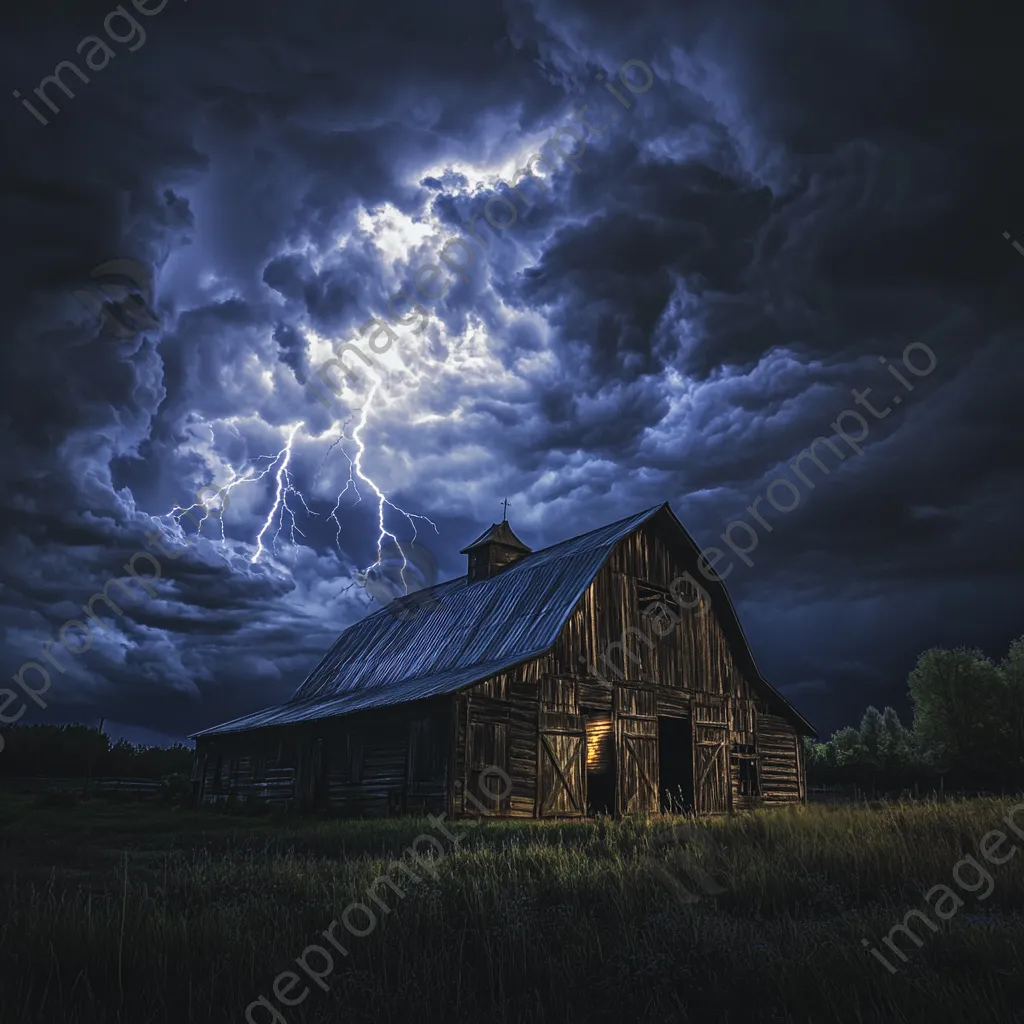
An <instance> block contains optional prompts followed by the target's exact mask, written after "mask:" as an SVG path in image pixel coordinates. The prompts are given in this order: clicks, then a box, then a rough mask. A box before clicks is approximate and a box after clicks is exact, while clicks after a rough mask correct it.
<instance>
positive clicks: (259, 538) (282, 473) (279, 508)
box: [249, 423, 319, 565]
mask: <svg viewBox="0 0 1024 1024" xmlns="http://www.w3.org/2000/svg"><path fill="white" fill-rule="evenodd" d="M301 426H302V424H301V423H296V424H295V425H294V426H293V427H292V429H291V433H290V434H289V435H288V440H287V442H286V443H285V446H284V447H283V448H282V449H281V450H280V451H279V452H278V453H277V457H276V458H275V459H274V461H273V462H272V463H271V464H270V466H269V467H268V468H267V472H268V473H269V472H270V470H272V469H273V468H274V466H278V460H280V459H281V458H282V456H283V457H284V458H283V460H282V461H281V464H280V465H279V466H278V468H277V493H276V494H275V495H274V504H273V505H272V506H271V508H270V511H269V512H268V513H267V518H266V520H265V521H264V523H263V527H262V529H261V530H260V532H259V533H258V534H257V535H256V554H254V555H253V556H252V558H251V559H250V560H249V564H250V565H255V564H256V563H257V562H258V561H259V559H260V555H262V554H263V551H264V548H263V535H264V534H265V533H266V532H267V530H269V529H270V524H271V523H272V522H273V521H274V515H275V514H276V513H279V518H278V524H277V532H276V533H275V534H274V538H273V541H272V542H271V546H272V547H273V549H274V554H275V555H276V554H277V538H278V537H280V536H281V530H283V529H284V514H285V512H287V513H288V515H289V516H290V517H291V538H292V544H295V543H296V541H295V534H296V533H298V535H299V536H300V537H305V536H306V535H305V534H304V533H303V532H302V531H301V530H300V529H299V528H298V527H297V526H296V525H295V511H294V510H293V509H292V508H291V507H290V506H289V504H288V495H289V494H295V495H298V499H299V501H301V502H302V507H303V508H304V509H305V510H306V511H307V512H308V513H309V514H310V515H313V516H315V515H318V514H319V513H317V512H314V511H312V509H310V507H309V506H308V505H307V504H306V499H305V498H304V497H303V496H302V492H301V491H300V490H299V489H298V488H297V487H295V485H294V484H293V483H292V478H291V474H290V473H289V472H288V464H289V463H290V462H291V461H292V442H293V441H294V440H295V434H296V432H297V431H298V429H299V427H301ZM264 475H266V474H264Z"/></svg>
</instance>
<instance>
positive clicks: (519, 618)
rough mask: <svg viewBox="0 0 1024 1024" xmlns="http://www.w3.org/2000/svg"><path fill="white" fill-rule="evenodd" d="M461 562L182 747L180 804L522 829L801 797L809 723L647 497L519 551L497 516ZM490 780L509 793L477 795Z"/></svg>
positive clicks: (668, 513)
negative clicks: (440, 819) (559, 820)
mask: <svg viewBox="0 0 1024 1024" xmlns="http://www.w3.org/2000/svg"><path fill="white" fill-rule="evenodd" d="M463 553H464V554H466V555H467V558H468V566H467V568H468V571H467V574H466V575H465V576H462V577H459V578H458V579H454V580H450V581H448V582H446V583H441V584H438V585H437V586H435V587H432V588H430V589H429V590H424V591H419V592H418V593H417V594H416V595H414V597H415V599H416V600H415V602H414V603H412V604H410V605H409V606H408V607H407V608H403V609H401V610H396V608H395V607H392V606H388V607H387V608H384V609H382V610H380V611H378V612H376V613H374V614H372V615H369V616H368V617H366V618H365V619H363V620H362V621H360V622H357V623H355V624H354V625H352V626H350V627H349V628H348V629H346V630H345V632H344V633H342V634H341V636H340V637H339V638H338V640H337V642H336V643H335V644H334V646H333V647H332V648H331V650H330V651H329V652H328V653H327V654H326V655H325V656H324V658H323V659H322V660H321V661H320V663H319V664H318V665H317V666H316V668H314V669H313V671H312V672H311V673H310V675H309V677H308V678H307V679H306V680H305V682H303V684H302V685H301V686H300V687H299V688H298V690H296V692H295V694H294V696H293V697H292V698H291V699H290V700H288V701H287V702H285V703H284V704H281V705H278V706H276V707H272V708H269V709H267V710H265V711H260V712H257V713H255V714H251V715H247V716H246V717H244V718H239V719H237V720H235V721H231V722H227V723H225V724H223V725H220V726H217V727H215V728H211V729H206V730H204V731H202V732H200V733H198V734H197V735H196V736H195V739H196V761H195V772H194V777H193V782H194V787H195V792H196V797H197V799H198V800H200V801H202V802H209V801H216V800H224V799H228V798H231V797H236V798H246V797H252V796H259V797H264V798H267V799H269V800H271V801H275V802H287V803H290V804H296V805H306V806H313V807H320V808H324V809H328V810H332V811H335V812H337V813H340V814H346V815H366V816H370V815H387V814H402V813H414V812H417V813H422V812H424V811H429V812H439V811H444V812H446V813H447V814H448V815H449V816H450V817H459V816H462V815H471V814H474V813H479V810H478V809H479V806H480V800H481V799H483V800H485V801H486V805H487V809H488V812H489V813H497V814H501V815H509V816H515V817H530V818H548V817H581V816H585V815H590V814H594V813H597V812H607V813H613V814H616V815H624V814H631V813H636V812H655V813H656V812H659V811H664V810H677V809H682V808H684V807H685V808H692V809H694V810H695V811H697V812H698V813H715V812H725V811H730V810H739V809H743V808H751V807H755V806H758V805H771V804H782V803H792V802H795V801H802V800H804V799H805V795H806V781H805V773H804V757H803V743H802V740H801V737H802V735H814V731H813V729H812V728H811V726H810V725H809V724H808V723H807V722H806V721H805V720H804V719H803V718H802V717H801V716H800V714H799V713H798V712H797V711H796V710H795V709H794V708H793V707H792V706H791V705H790V704H789V703H788V702H787V701H786V700H785V699H784V698H783V697H782V696H781V694H779V693H778V692H777V691H776V690H774V689H773V688H772V687H771V686H770V685H769V684H768V683H767V682H766V681H765V679H764V678H763V677H762V676H761V674H760V673H759V671H758V669H757V665H756V664H755V662H754V658H753V655H752V654H751V652H750V648H749V646H748V644H747V641H746V638H745V637H744V635H743V630H742V628H741V627H740V623H739V620H738V619H737V617H736V612H735V610H734V608H733V605H732V602H731V601H730V599H729V595H728V594H727V592H726V589H725V585H724V584H723V583H722V581H721V580H720V579H719V578H718V576H717V574H716V573H715V571H714V569H712V568H710V567H709V566H708V564H707V562H701V563H700V565H698V556H699V549H698V547H697V545H696V544H695V543H694V541H693V540H692V539H691V537H690V536H689V534H688V533H687V532H686V530H685V529H684V528H683V526H682V524H681V523H680V522H679V520H678V519H677V518H676V516H675V515H674V513H673V512H672V510H671V509H670V508H669V506H668V504H667V503H666V504H664V505H660V506H658V507H656V508H652V509H648V510H646V511H644V512H641V513H639V514H637V515H634V516H631V517H630V518H628V519H623V520H621V521H619V522H616V523H612V524H610V525H608V526H604V527H601V528H600V529H597V530H593V531H591V532H590V533H585V534H583V535H581V536H578V537H573V538H572V539H570V540H566V541H563V542H561V543H559V544H555V545H553V546H552V547H548V548H544V549H543V550H541V551H534V552H531V550H530V548H528V547H527V546H526V545H525V544H524V543H523V542H522V541H521V540H520V539H519V538H518V537H516V535H515V534H514V533H513V532H512V529H511V527H510V526H509V524H508V523H507V522H505V521H503V522H501V523H497V524H494V525H493V526H492V527H491V528H490V529H489V530H487V531H486V532H485V533H484V534H483V535H482V536H480V537H479V538H477V539H476V540H475V541H473V542H472V543H471V544H470V545H468V547H466V548H464V549H463ZM492 766H493V767H495V768H498V769H500V771H502V772H504V773H506V775H507V777H508V779H509V780H510V785H506V784H503V783H500V782H495V781H493V779H492V780H491V781H489V782H487V783H486V784H485V785H483V786H480V785H479V783H480V779H481V773H482V772H486V770H487V769H488V768H490V767H492ZM487 791H491V792H494V793H496V794H497V795H496V796H495V797H494V799H488V798H486V797H485V796H483V794H484V793H485V792H487ZM474 794H475V795H476V796H475V798H474Z"/></svg>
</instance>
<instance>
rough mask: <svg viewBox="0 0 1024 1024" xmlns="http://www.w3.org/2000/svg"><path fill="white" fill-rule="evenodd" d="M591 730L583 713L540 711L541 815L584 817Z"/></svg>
mask: <svg viewBox="0 0 1024 1024" xmlns="http://www.w3.org/2000/svg"><path fill="white" fill-rule="evenodd" d="M586 750H587V734H586V726H585V720H584V717H583V715H574V714H568V713H566V712H549V711H543V710H542V711H541V712H540V729H539V732H538V741H537V763H538V765H539V766H540V771H539V773H538V776H539V778H538V784H539V787H540V794H539V800H538V804H537V806H538V809H539V815H540V817H542V818H546V817H554V816H558V817H582V816H583V815H584V814H586V809H587V802H586V796H585V794H584V791H583V782H584V779H585V778H586V774H585V773H586Z"/></svg>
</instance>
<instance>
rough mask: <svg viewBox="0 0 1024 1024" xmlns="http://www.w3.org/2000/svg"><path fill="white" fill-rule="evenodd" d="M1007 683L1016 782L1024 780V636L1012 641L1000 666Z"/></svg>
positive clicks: (1009, 751) (1009, 755)
mask: <svg viewBox="0 0 1024 1024" xmlns="http://www.w3.org/2000/svg"><path fill="white" fill-rule="evenodd" d="M999 671H1000V674H1001V676H1002V683H1003V698H1002V704H1003V717H1004V721H1005V751H1004V758H1005V762H1006V764H1007V765H1008V766H1009V769H1010V774H1011V775H1012V780H1011V781H1012V782H1014V783H1015V784H1019V783H1020V782H1021V781H1024V636H1020V637H1018V638H1017V639H1016V640H1014V641H1013V643H1011V644H1010V650H1009V651H1008V652H1007V655H1006V657H1005V658H1004V659H1003V661H1002V663H1001V664H1000V666H999Z"/></svg>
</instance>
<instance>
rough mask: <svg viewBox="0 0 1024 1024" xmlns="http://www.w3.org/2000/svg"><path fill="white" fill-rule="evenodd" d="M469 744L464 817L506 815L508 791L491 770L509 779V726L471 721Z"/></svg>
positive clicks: (503, 723)
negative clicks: (466, 815)
mask: <svg viewBox="0 0 1024 1024" xmlns="http://www.w3.org/2000/svg"><path fill="white" fill-rule="evenodd" d="M468 741H469V742H468V748H469V749H468V751H467V755H466V785H465V788H464V790H463V799H462V809H463V811H464V812H465V813H466V814H507V813H508V809H509V794H510V792H511V789H510V787H508V786H505V785H504V782H503V780H502V779H501V777H500V776H497V775H496V774H495V772H494V769H495V768H497V769H498V770H499V771H502V772H504V773H505V775H506V777H508V768H509V761H508V723H507V722H481V721H479V720H476V721H474V720H472V719H471V720H470V722H469V735H468ZM503 791H504V792H503Z"/></svg>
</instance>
